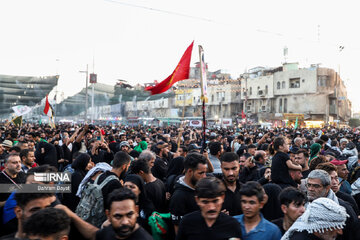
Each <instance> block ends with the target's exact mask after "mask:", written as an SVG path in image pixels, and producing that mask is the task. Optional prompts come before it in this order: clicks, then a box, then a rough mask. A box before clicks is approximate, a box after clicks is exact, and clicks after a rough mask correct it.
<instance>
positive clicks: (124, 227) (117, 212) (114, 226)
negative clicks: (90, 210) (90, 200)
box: [96, 188, 153, 240]
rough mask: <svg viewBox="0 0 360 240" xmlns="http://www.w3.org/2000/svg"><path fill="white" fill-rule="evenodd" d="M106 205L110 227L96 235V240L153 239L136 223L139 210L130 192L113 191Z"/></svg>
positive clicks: (125, 189)
mask: <svg viewBox="0 0 360 240" xmlns="http://www.w3.org/2000/svg"><path fill="white" fill-rule="evenodd" d="M107 205H108V206H109V209H107V210H106V215H107V218H108V220H109V222H110V223H111V225H110V226H108V227H105V228H103V229H101V230H99V231H98V232H97V233H96V239H97V240H102V239H104V240H112V239H114V240H115V239H128V240H131V239H134V240H135V239H142V240H151V239H153V238H152V237H151V235H150V234H148V233H147V232H146V231H145V230H144V229H143V228H142V227H141V226H140V225H139V224H138V223H136V219H137V217H138V216H139V212H138V210H139V209H138V208H137V207H136V196H135V194H134V193H133V192H132V191H131V190H129V189H127V188H121V189H116V190H114V191H113V192H112V193H111V194H110V195H109V199H108V204H107Z"/></svg>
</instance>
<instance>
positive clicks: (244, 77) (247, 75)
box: [240, 70, 249, 128]
mask: <svg viewBox="0 0 360 240" xmlns="http://www.w3.org/2000/svg"><path fill="white" fill-rule="evenodd" d="M240 77H241V79H245V99H244V105H245V106H244V114H245V128H246V127H247V100H248V89H247V79H248V77H249V74H248V73H247V70H245V73H244V74H242V75H241V76H240Z"/></svg>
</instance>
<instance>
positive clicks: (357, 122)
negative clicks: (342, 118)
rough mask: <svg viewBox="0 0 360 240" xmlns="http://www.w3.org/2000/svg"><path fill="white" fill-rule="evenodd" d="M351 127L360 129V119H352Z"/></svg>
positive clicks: (350, 121)
mask: <svg viewBox="0 0 360 240" xmlns="http://www.w3.org/2000/svg"><path fill="white" fill-rule="evenodd" d="M349 126H350V127H352V128H355V127H359V126H360V119H357V118H350V120H349Z"/></svg>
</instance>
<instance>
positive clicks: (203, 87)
mask: <svg viewBox="0 0 360 240" xmlns="http://www.w3.org/2000/svg"><path fill="white" fill-rule="evenodd" d="M199 55H200V82H201V95H202V96H203V97H206V94H207V77H206V63H205V59H204V49H203V48H202V46H201V45H199Z"/></svg>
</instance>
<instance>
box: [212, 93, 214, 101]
mask: <svg viewBox="0 0 360 240" xmlns="http://www.w3.org/2000/svg"><path fill="white" fill-rule="evenodd" d="M211 101H212V102H213V101H214V94H213V95H211Z"/></svg>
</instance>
